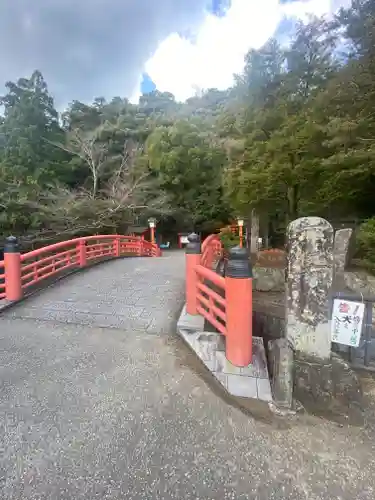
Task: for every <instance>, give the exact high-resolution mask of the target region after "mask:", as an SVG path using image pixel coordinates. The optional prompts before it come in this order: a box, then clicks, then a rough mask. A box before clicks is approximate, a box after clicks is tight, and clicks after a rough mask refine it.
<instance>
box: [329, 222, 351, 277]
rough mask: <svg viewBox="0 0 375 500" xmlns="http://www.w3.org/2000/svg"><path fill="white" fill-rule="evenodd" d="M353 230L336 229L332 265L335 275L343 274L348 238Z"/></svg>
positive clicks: (348, 228) (346, 257)
mask: <svg viewBox="0 0 375 500" xmlns="http://www.w3.org/2000/svg"><path fill="white" fill-rule="evenodd" d="M352 233H353V229H352V228H350V227H347V228H344V229H338V230H337V231H336V233H335V241H334V246H333V263H334V272H335V274H339V273H343V272H344V270H345V267H346V265H347V259H348V251H349V243H350V238H351V236H352Z"/></svg>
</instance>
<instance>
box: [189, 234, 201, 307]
mask: <svg viewBox="0 0 375 500" xmlns="http://www.w3.org/2000/svg"><path fill="white" fill-rule="evenodd" d="M188 241H189V243H188V244H187V245H186V312H187V313H188V314H193V315H196V314H198V312H197V302H198V301H197V292H198V289H197V282H198V279H199V278H198V275H197V273H196V272H195V268H196V266H197V265H199V264H200V261H201V241H200V238H199V236H198V235H197V234H195V233H192V234H190V235H189V236H188Z"/></svg>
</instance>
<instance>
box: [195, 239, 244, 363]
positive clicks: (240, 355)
mask: <svg viewBox="0 0 375 500" xmlns="http://www.w3.org/2000/svg"><path fill="white" fill-rule="evenodd" d="M223 253H224V252H223V246H222V244H221V241H220V238H219V236H218V235H217V234H214V235H211V236H209V237H208V238H207V239H206V240H205V241H204V242H203V245H202V248H201V244H200V240H199V237H198V236H197V235H191V238H190V239H189V245H188V247H187V251H186V312H187V313H188V314H190V315H193V316H194V315H197V314H200V315H201V316H203V317H204V318H205V319H206V320H207V321H208V322H209V323H211V325H213V326H214V327H215V328H216V329H217V330H218V331H219V332H220V333H222V334H223V335H224V336H225V354H226V357H227V359H228V360H229V361H230V362H231V363H233V364H234V365H236V366H247V365H249V364H250V363H251V360H252V274H251V266H250V261H249V255H248V253H247V250H246V249H244V248H237V249H234V248H233V249H232V250H231V251H230V252H228V266H227V269H226V271H227V272H226V275H225V278H224V277H222V276H220V275H219V274H217V273H216V272H215V271H214V270H213V269H212V264H213V263H214V260H215V258H216V257H220V256H221V255H223Z"/></svg>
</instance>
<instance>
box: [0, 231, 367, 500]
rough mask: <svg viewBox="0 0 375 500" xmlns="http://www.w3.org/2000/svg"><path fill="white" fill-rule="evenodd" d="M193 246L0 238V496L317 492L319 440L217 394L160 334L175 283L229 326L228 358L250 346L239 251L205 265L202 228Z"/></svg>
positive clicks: (176, 298)
mask: <svg viewBox="0 0 375 500" xmlns="http://www.w3.org/2000/svg"><path fill="white" fill-rule="evenodd" d="M192 243H193V245H192V247H190V250H189V249H188V255H187V256H186V259H185V255H184V252H182V251H169V252H165V253H164V254H163V255H161V253H160V250H159V249H158V247H157V246H156V245H154V244H152V243H149V242H146V241H144V240H142V239H140V238H134V237H126V236H119V235H109V236H108V235H103V236H92V237H85V238H77V239H74V240H70V241H66V242H62V243H58V244H55V245H50V246H47V247H44V248H41V249H38V250H35V251H32V252H28V253H26V254H21V253H20V251H19V249H18V246H17V241H16V240H15V239H14V238H9V239H8V240H7V243H6V246H5V255H4V261H3V262H0V307H1V308H2V311H1V314H0V449H1V453H0V498H1V499H4V500H16V499H20V500H29V499H30V500H32V499H33V500H34V499H40V500H47V499H50V500H52V499H53V500H68V499H69V500H71V499H77V500H78V499H81V498H82V499H85V500H91V499H111V500H116V499H118V500H120V499H161V498H164V499H186V500H187V499H196V498H202V499H211V498H215V499H216V498H222V499H224V498H236V499H237V500H239V499H248V498H259V499H269V498H273V497H274V495H275V498H276V497H277V498H280V499H282V498H284V499H286V498H288V499H299V498H302V497H303V498H307V497H309V498H323V499H324V498H327V499H328V498H332V495H331V493H330V492H329V491H328V490H324V491H323V490H321V489H320V487H321V485H322V484H323V485H324V484H326V482H325V481H326V478H327V477H332V478H333V479H332V480H336V477H337V476H340V475H344V474H346V473H347V470H346V468H345V467H346V466H345V467H343V469H342V470H341V469H340V467H339V466H335V468H332V470H328V469H329V468H328V469H327V470H326V472H325V474H326V477H325V480H324V481H323V482H322V481H320V480H317V478H316V477H315V468H316V465H315V464H316V463H317V461H318V460H319V453H320V452H319V450H320V448H319V449H318V448H315V449H314V445H313V443H314V442H315V441H319V442H322V441H325V442H327V439H326V436H325V435H321V436H317V435H316V434H317V433H318V434H319V432H320V431H319V430H315V431H314V432H315V435H313V436H310V435H309V434H308V433H306V428H305V427H303V428H301V429H300V430H299V429H298V428H297V430H294V431H293V430H290V431H285V432H284V434H282V433H280V432H278V431H276V430H272V428H269V427H267V426H266V425H265V424H263V423H260V422H257V421H255V420H252V419H251V418H249V416H248V415H246V414H244V413H242V412H241V411H239V410H238V409H236V408H234V407H232V406H230V405H228V403H227V402H226V401H225V400H223V399H222V398H221V397H220V395H219V394H218V393H217V392H215V391H213V390H212V387H211V385H210V379H207V380H206V379H205V375H204V373H203V372H202V373H200V365H197V364H196V361H195V358H194V357H193V356H192V355H191V353H190V351H188V350H187V349H186V347H185V346H184V345H183V344H182V342H181V341H180V340H179V339H178V337H177V336H176V335H175V328H176V321H177V317H178V314H179V312H180V310H181V308H182V305H183V302H184V296H185V293H186V295H187V307H188V309H189V311H190V312H192V313H194V312H195V310H197V311H198V312H200V313H201V314H203V315H204V316H205V317H206V319H208V320H209V321H211V322H212V323H214V324H215V326H216V327H217V329H218V330H219V331H221V332H222V333H223V334H224V335H226V336H227V337H228V335H230V334H231V333H233V332H234V330H235V331H236V332H237V340H236V338H235V341H234V343H233V342H232V343H231V350H230V353H229V352H228V353H227V355H228V356H234V357H235V358H236V360H237V362H238V364H241V363H242V364H244V363H246V362H247V359H246V358H248V356H250V357H251V351H249V342H248V339H245V341H246V342H245V344H244V345H245V348H244V351H238V341H240V342H243V341H244V332H245V329H246V328H249V322H248V314H249V311H248V310H247V312H245V313H244V312H242V313H241V311H239V309H238V304H241V303H242V304H243V302H241V300H242V299H243V296H246V300H248V299H249V293H251V287H250V289H249V286H248V280H249V278H248V277H244V276H243V275H241V273H242V272H243V265H242V268H241V264H239V260H240V259H239V260H238V259H237V261H236V262H235V263H232V269H231V270H229V275H227V276H225V278H224V277H221V276H217V275H216V273H214V272H213V271H212V270H211V268H212V263H213V261H214V260H215V258H216V257H217V255H218V253H220V252H221V250H222V249H221V246H220V243H219V242H218V240H217V238H216V237H214V236H213V237H211V238H210V239H208V240H207V242H205V243H204V245H203V251H202V254H201V255H200V251H199V248H198V247H199V242H198V241H197V240H194V239H193V240H192ZM194 245H195V246H194ZM199 255H200V257H198V256H199ZM150 257H152V258H150ZM234 260H236V259H234ZM104 261H105V262H104ZM99 262H100V265H95V264H97V263H99ZM185 262H186V264H187V267H186V276H185ZM229 267H230V266H229ZM241 269H242V271H241ZM80 270H81V271H82V272H77V271H80ZM241 276H242V278H241ZM62 277H64V279H60V278H62ZM186 278H187V279H186ZM198 278H199V279H198ZM241 279H242V280H244V281H243V282H242V284H241V283H239V281H240V280H241ZM197 280H198V281H197ZM235 280H237V282H238V283H239V285H238V286H239V288H238V290H241V292H240V293H237V295H236V294H235V287H234V283H233V281H235ZM245 282H246V283H245ZM209 283H211V285H212V284H213V286H209ZM185 289H186V290H185ZM36 291H37V292H38V293H34V292H36ZM246 294H247V295H246ZM25 298H26V300H23V299H25ZM228 298H229V299H230V300H228ZM250 298H251V297H250ZM235 303H237V306H236V305H235ZM192 308H193V309H192ZM194 308H195V309H194ZM236 311H237V313H236ZM241 314H242V315H241ZM238 318H240V320H239V319H238ZM250 326H251V325H250ZM248 335H250V332H249V331H248ZM246 346H247V347H246ZM250 349H251V345H250ZM328 441H329V442H330V443H332V444H331V445H330V446H336V445H335V443H339V444H340V440H339V439H338V440H337V438H336V439H329V440H328ZM350 442H351V441H350V440H347V441H346V446H349V445H348V443H350ZM342 452H343V451H342V450H341V451H340V453H342ZM348 453H349V455H350V456H351V453H355V451H353V449H351V448H350V449H348ZM354 460H356V459H355V458H354ZM353 463H354V462H353ZM368 463H370V461H368ZM278 464H282V468H280V466H279V465H278ZM353 467H354V465H353ZM358 467H359V470H360V471H361V474H362V473H363V467H362V465H361V462H360V461H358ZM291 478H296V480H295V481H294V480H291ZM299 478H303V480H301V481H299ZM358 488H359V489H358V491H357V490H356V491H354V490H353V491H352V490H350V495H351V496H350V498H352V496H353V494H354V496H356V493H358V492H359V491H363V488H362V489H360V485H359V486H358ZM343 491H344V493H345V491H346V490H343ZM280 492H282V494H281V496H280ZM334 492H335V496H340V495H344V493H343V492H342V491H341V489H340V488H339V487H337V489H335V490H334ZM358 494H359V493H358ZM301 495H302V496H301ZM306 495H307V496H306ZM357 496H358V495H357ZM342 498H347V497H345V495H344V496H342Z"/></svg>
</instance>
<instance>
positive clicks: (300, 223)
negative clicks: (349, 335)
mask: <svg viewBox="0 0 375 500" xmlns="http://www.w3.org/2000/svg"><path fill="white" fill-rule="evenodd" d="M287 238H288V273H287V274H288V276H287V286H286V295H287V296H286V309H287V310H286V337H287V339H288V340H289V342H290V343H291V344H292V346H293V348H294V350H295V351H296V352H297V353H299V354H300V355H303V356H312V357H318V358H321V359H328V358H330V355H331V333H330V318H329V307H328V295H329V292H330V290H331V286H332V278H333V228H332V226H331V224H330V223H329V222H327V221H326V220H325V219H322V218H320V217H302V218H300V219H297V220H295V221H293V222H292V223H290V224H289V226H288V232H287Z"/></svg>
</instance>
